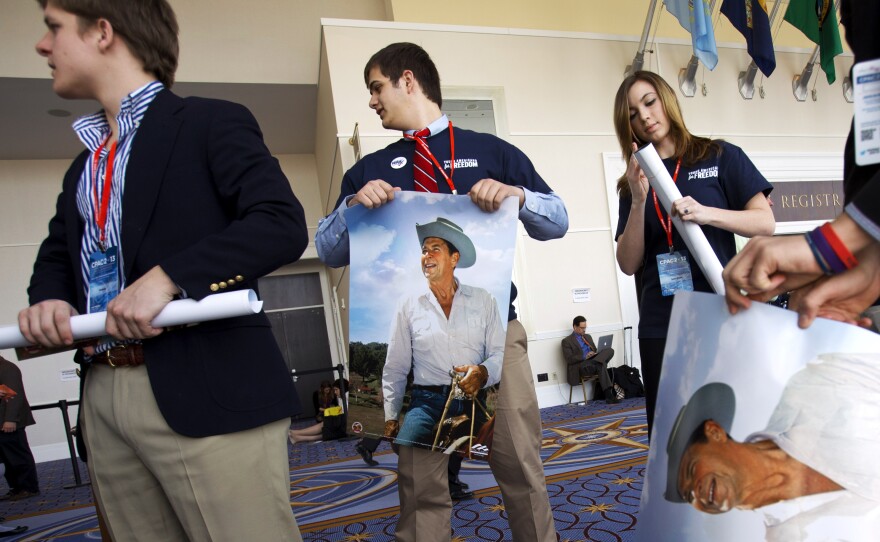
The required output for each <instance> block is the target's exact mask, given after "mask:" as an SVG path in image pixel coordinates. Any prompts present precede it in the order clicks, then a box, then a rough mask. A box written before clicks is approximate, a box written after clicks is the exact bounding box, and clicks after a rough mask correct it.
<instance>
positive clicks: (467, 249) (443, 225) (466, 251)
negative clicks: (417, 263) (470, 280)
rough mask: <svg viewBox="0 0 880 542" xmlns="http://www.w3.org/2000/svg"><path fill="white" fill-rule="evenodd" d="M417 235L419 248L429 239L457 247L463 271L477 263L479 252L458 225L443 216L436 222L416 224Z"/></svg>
mask: <svg viewBox="0 0 880 542" xmlns="http://www.w3.org/2000/svg"><path fill="white" fill-rule="evenodd" d="M416 233H417V234H418V236H419V246H422V245H424V244H425V239H427V238H428V237H436V238H438V239H443V240H444V241H448V242H450V243H452V244H453V245H455V249H456V250H458V253H459V259H458V267H460V268H462V269H463V268H465V267H470V266H472V265H474V263H476V261H477V251H476V249H475V248H474V244H473V243H472V242H471V240H470V238H469V237H468V236H467V235H465V234H464V231H462V229H461V228H460V227H459V226H458V224H456V223H455V222H453V221H451V220H448V219H446V218H443V217H442V216H441V217H437V220H435V221H434V222H429V223H427V224H424V225H421V224H416Z"/></svg>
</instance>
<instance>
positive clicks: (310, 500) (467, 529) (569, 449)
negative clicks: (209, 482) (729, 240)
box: [0, 399, 647, 542]
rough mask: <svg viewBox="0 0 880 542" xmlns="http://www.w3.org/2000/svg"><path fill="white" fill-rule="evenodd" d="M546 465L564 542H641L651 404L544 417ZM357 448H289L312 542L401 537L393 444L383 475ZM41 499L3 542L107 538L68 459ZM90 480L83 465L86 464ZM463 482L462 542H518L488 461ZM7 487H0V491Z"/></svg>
mask: <svg viewBox="0 0 880 542" xmlns="http://www.w3.org/2000/svg"><path fill="white" fill-rule="evenodd" d="M541 416H542V419H543V422H544V441H543V446H542V457H543V460H544V470H545V474H546V476H547V489H548V492H549V494H550V503H551V506H552V508H553V516H554V519H555V521H556V530H557V532H558V536H559V540H560V541H563V542H564V541H571V542H574V541H581V540H584V541H597V542H606V541H608V542H611V541H629V540H634V539H635V526H636V519H637V514H638V507H639V495H640V492H641V489H642V480H643V477H644V474H645V463H646V460H647V434H646V427H645V411H644V401H643V400H642V399H628V400H625V401H623V402H621V403H620V404H619V405H613V406H608V405H605V404H604V402H602V401H593V402H590V403H588V404H587V405H581V406H578V405H564V406H558V407H553V408H548V409H544V410H543V411H542V412H541ZM356 442H357V441H356V440H343V441H333V442H319V443H311V444H297V445H296V446H291V447H290V466H291V473H290V479H291V507H292V509H293V511H294V513H295V514H296V517H297V522H298V523H299V525H300V528H301V530H302V533H303V538H304V539H305V540H307V541H315V542H331V541H332V542H337V541H339V542H361V541H370V542H384V541H390V540H393V539H394V524H395V522H396V520H397V512H398V501H397V487H396V477H397V475H396V469H395V467H396V456H395V455H394V454H393V453H392V452H391V450H390V448H389V447H388V445H387V444H386V443H383V444H382V446H381V447H380V448H379V450H378V451H377V454H376V456H375V459H376V460H377V461H379V465H378V466H376V467H367V466H366V465H365V464H364V463H363V461H361V459H360V457H359V456H358V455H357V454H356V453H355V451H354V446H355V444H356ZM38 467H39V475H40V483H41V487H42V490H43V491H42V494H41V495H40V496H39V497H34V498H32V499H28V500H25V501H18V502H13V503H9V502H2V503H0V516H3V517H5V518H6V523H5V525H6V526H14V525H27V526H28V527H29V530H28V531H27V532H26V533H24V534H22V535H20V536H17V537H8V538H6V539H5V540H15V541H37V540H47V541H48V540H53V541H59V542H80V541H86V540H100V535H99V533H98V531H97V520H96V518H95V513H94V508H93V507H92V505H91V491H90V489H89V487H88V486H82V487H77V488H65V487H64V486H69V485H72V484H73V483H74V476H73V471H72V466H71V463H70V461H69V460H66V461H53V462H48V463H41V464H40V465H39V466H38ZM80 472H81V476H82V478H83V479H84V481H88V473H87V472H86V469H85V466H84V465H82V464H81V463H80ZM461 478H462V480H464V481H465V482H467V483H468V484H469V485H470V487H471V489H472V490H473V491H474V492H475V493H476V496H475V498H474V499H471V500H466V501H460V502H457V503H455V506H454V509H453V516H452V527H453V532H454V538H453V540H455V541H456V542H458V541H466V540H485V541H502V540H510V531H509V529H508V526H507V516H506V514H505V510H504V505H503V503H502V501H501V496H500V493H499V490H498V487H497V485H496V484H495V480H494V478H493V477H492V475H491V472H490V471H489V467H488V464H486V463H484V462H476V461H473V462H470V461H465V462H464V465H463V467H462V472H461ZM5 491H6V489H5V488H3V487H0V493H2V492H5Z"/></svg>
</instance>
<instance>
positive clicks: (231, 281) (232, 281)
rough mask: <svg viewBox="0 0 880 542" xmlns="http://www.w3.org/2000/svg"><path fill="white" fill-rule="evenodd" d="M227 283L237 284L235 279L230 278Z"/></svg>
mask: <svg viewBox="0 0 880 542" xmlns="http://www.w3.org/2000/svg"><path fill="white" fill-rule="evenodd" d="M226 284H228V285H230V286H235V279H229V280H227V281H226Z"/></svg>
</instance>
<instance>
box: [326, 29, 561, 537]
mask: <svg viewBox="0 0 880 542" xmlns="http://www.w3.org/2000/svg"><path fill="white" fill-rule="evenodd" d="M364 81H365V83H366V85H367V88H368V89H369V91H370V97H371V98H370V107H371V108H372V109H374V110H375V111H376V114H378V115H379V116H380V117H381V119H382V126H384V127H385V128H387V129H391V130H401V131H403V132H404V134H403V139H401V140H399V141H397V142H395V143H392V144H391V145H389V146H388V147H386V148H385V149H382V150H380V151H377V152H375V153H373V154H371V155H369V156H366V157H364V158H363V159H362V160H361V161H359V162H358V163H357V164H355V165H354V166H353V167H352V168H351V169H350V170H349V171H348V172H347V173H346V174H345V177H344V178H343V180H342V190H341V194H340V196H339V200H338V201H337V204H336V210H335V211H334V212H333V213H331V214H330V215H329V216H327V217H326V218H324V219H323V220H322V221H321V224H320V226H319V228H318V233H317V236H316V245H317V249H318V255H319V256H320V258H321V260H322V261H323V262H324V263H326V264H328V265H330V266H334V267H340V266H343V265H347V264H348V263H349V238H348V229H347V225H346V222H345V217H344V215H343V211H344V210H345V209H346V208H347V207H351V206H353V205H358V204H360V205H364V206H366V207H367V208H370V209H373V208H376V207H379V206H381V205H384V204H386V203H388V202H390V201H392V200H393V199H394V194H395V192H397V191H399V190H415V191H425V192H440V193H446V194H449V193H453V194H458V193H460V194H467V195H469V196H470V198H471V200H472V201H473V202H474V204H476V205H477V206H479V207H480V208H481V209H482V210H484V211H486V212H494V211H497V210H498V208H499V206H500V205H501V202H502V201H503V200H504V199H505V198H507V197H511V196H513V197H516V198H517V199H518V200H519V207H520V211H519V218H520V220H521V221H522V223H523V226H524V227H525V229H526V231H527V232H528V233H529V235H530V236H531V237H532V238H534V239H538V240H549V239H556V238H560V237H562V236H563V235H565V232H566V231H567V229H568V214H567V212H566V210H565V205H564V204H563V202H562V200H561V199H560V198H559V197H558V196H557V195H556V194H554V193H553V191H552V190H551V189H550V187H549V186H547V184H546V183H545V182H544V180H543V179H542V178H541V176H540V175H538V173H537V172H536V171H535V168H534V166H533V165H532V163H531V161H529V159H528V158H527V157H526V156H525V155H524V154H523V153H522V151H520V150H519V149H517V148H516V147H514V146H512V145H510V144H509V143H507V142H505V141H503V140H501V139H498V138H497V137H494V136H491V135H487V134H479V133H476V132H472V131H469V130H462V129H459V128H453V127H452V123H450V122H449V120H448V119H447V118H446V116H445V115H444V114H443V113H442V112H441V110H440V107H441V104H442V97H441V92H440V76H439V74H438V72H437V68H436V67H435V66H434V63H433V61H432V60H431V58H430V57H429V56H428V54H427V53H426V52H425V51H424V50H423V49H422V48H421V47H419V46H417V45H414V44H411V43H395V44H392V45H389V46H387V47H385V48H384V49H382V50H380V51H379V52H377V53H376V54H375V55H373V57H372V58H371V59H370V60H369V62H367V65H366V67H365V68H364ZM515 297H516V290H515V288H514V289H513V290H512V295H511V301H513V299H514V298H515ZM508 320H509V323H508V327H507V337H506V342H505V348H504V359H503V362H502V367H503V369H502V373H501V385H500V389H499V399H498V403H497V405H496V409H495V429H494V438H493V441H492V452H491V456H490V460H489V463H490V465H491V467H492V472H493V474H494V475H495V478H496V479H497V481H498V485H499V487H500V488H501V494H502V497H503V498H504V503H505V508H506V512H507V516H508V517H509V518H510V529H511V532H512V537H513V540H514V541H516V542H520V541H522V542H526V541H528V542H534V541H546V542H550V541H555V540H556V535H555V529H554V526H553V516H552V514H551V511H550V503H549V499H548V497H547V488H546V484H545V480H544V471H543V466H542V463H541V457H540V453H539V452H540V443H541V419H540V413H539V411H538V401H537V396H536V394H535V389H534V382H533V379H532V376H531V367H530V364H529V360H528V352H527V341H526V334H525V330H524V329H523V327H522V325H521V324H520V323H519V322H518V321H517V320H516V312H515V311H514V309H513V306H512V305H511V307H510V311H509V315H508ZM393 425H394V424H390V426H391V427H389V429H390V430H391V431H392V432H393V429H394V427H393ZM388 436H391V434H389V435H388ZM416 471H418V475H417V473H416ZM445 478H446V458H445V456H443V455H442V454H438V453H436V452H429V451H425V450H421V449H417V448H414V447H410V446H401V447H400V459H399V487H400V491H401V513H400V520H399V522H398V525H397V532H396V537H397V539H398V540H400V541H410V540H416V539H418V540H438V541H440V540H442V541H448V540H449V539H450V538H451V535H452V533H451V527H450V511H451V507H452V502H451V500H450V498H449V492H448V491H447V490H446V489H445V484H446V480H445Z"/></svg>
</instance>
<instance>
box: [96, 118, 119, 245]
mask: <svg viewBox="0 0 880 542" xmlns="http://www.w3.org/2000/svg"><path fill="white" fill-rule="evenodd" d="M109 140H110V136H109V135H108V136H107V139H105V140H104V142H103V143H101V144H100V145H99V146H98V148H97V150H95V154H94V155H93V156H92V201H93V202H94V204H95V224H96V225H97V226H98V231H99V232H100V245H101V250H104V239H105V235H106V231H107V210H108V209H109V208H110V190H111V187H112V186H113V158H114V157H115V156H116V143H117V142H116V141H114V142H113V145H111V146H110V151H109V152H108V153H107V167H105V168H104V190H103V191H102V192H101V202H100V205H99V204H98V160H100V159H101V151H102V150H104V145H106V144H107V141H109Z"/></svg>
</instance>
